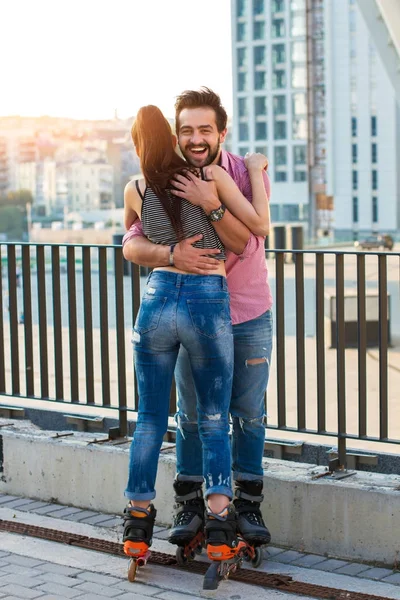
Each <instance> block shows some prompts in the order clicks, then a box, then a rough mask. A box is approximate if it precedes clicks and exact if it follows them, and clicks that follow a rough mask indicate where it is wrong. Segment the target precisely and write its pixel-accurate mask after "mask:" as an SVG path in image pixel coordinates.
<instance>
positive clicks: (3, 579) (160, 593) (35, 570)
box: [0, 494, 400, 600]
mask: <svg viewBox="0 0 400 600" xmlns="http://www.w3.org/2000/svg"><path fill="white" fill-rule="evenodd" d="M0 508H7V509H15V510H16V511H21V512H26V513H31V514H37V515H41V516H44V517H53V518H56V519H62V520H63V521H71V522H75V523H83V524H87V525H95V526H96V527H98V528H109V529H110V530H111V529H112V530H119V531H121V529H122V524H121V523H122V522H121V518H120V517H119V516H118V515H109V514H101V513H97V512H94V511H89V510H83V509H82V510H81V509H79V508H74V507H70V506H62V505H58V504H54V503H50V502H48V503H47V502H39V501H37V500H30V499H28V498H17V497H15V496H8V495H1V494H0ZM167 533H168V530H167V529H166V528H165V527H162V526H158V527H156V529H155V536H154V537H155V538H156V539H159V540H165V539H166V538H167ZM271 563H274V564H275V568H279V565H282V567H283V566H292V567H301V568H303V569H308V570H311V569H312V570H313V572H315V571H324V572H326V573H329V574H337V575H343V576H347V577H349V576H350V577H352V578H357V579H362V580H369V581H370V582H371V583H372V581H373V582H381V583H385V584H390V585H391V586H393V589H394V590H396V592H397V589H398V593H394V595H393V597H394V598H396V597H398V598H400V572H398V571H393V570H392V569H389V568H382V567H381V566H374V565H371V564H363V563H358V562H349V561H344V560H337V559H335V558H331V557H326V556H318V555H314V554H306V553H302V552H297V551H294V550H286V549H283V548H278V547H274V546H270V547H268V564H270V565H271V568H273V565H272V564H271ZM343 580H344V579H343ZM104 597H108V598H116V600H126V599H128V598H130V599H131V600H140V599H141V598H143V599H144V598H149V597H154V598H162V599H163V600H178V599H182V600H183V598H185V597H186V598H189V597H195V596H193V594H190V595H189V596H187V595H186V594H182V593H177V592H174V591H170V592H168V591H166V590H165V589H160V588H159V587H152V586H151V585H143V584H140V583H137V582H136V583H135V585H134V588H132V584H129V583H128V582H126V581H125V580H123V579H121V578H118V577H111V576H109V575H103V574H100V573H96V572H93V571H87V570H85V569H79V568H71V567H67V566H63V565H59V564H53V563H51V562H50V561H48V560H47V561H45V560H43V561H42V560H40V559H37V558H28V557H24V556H20V555H18V554H14V553H12V552H7V551H2V550H0V600H4V599H15V598H20V599H22V598H40V599H41V600H51V599H55V598H58V599H59V600H61V599H64V598H77V600H94V598H104ZM237 597H239V596H237ZM268 597H269V596H268ZM271 597H272V595H271ZM273 597H274V598H275V597H277V596H276V595H274V596H273ZM282 597H283V596H282Z"/></svg>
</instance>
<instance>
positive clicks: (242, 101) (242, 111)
mask: <svg viewBox="0 0 400 600" xmlns="http://www.w3.org/2000/svg"><path fill="white" fill-rule="evenodd" d="M238 112H239V117H247V98H239V100H238Z"/></svg>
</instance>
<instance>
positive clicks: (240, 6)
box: [236, 0, 247, 17]
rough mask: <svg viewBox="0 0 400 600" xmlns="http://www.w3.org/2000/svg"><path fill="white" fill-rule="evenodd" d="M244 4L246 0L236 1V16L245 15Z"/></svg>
mask: <svg viewBox="0 0 400 600" xmlns="http://www.w3.org/2000/svg"><path fill="white" fill-rule="evenodd" d="M246 3H247V0H237V4H236V16H237V17H244V16H245V14H246Z"/></svg>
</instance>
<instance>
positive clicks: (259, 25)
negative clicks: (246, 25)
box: [253, 21, 265, 40]
mask: <svg viewBox="0 0 400 600" xmlns="http://www.w3.org/2000/svg"><path fill="white" fill-rule="evenodd" d="M263 39H265V22H264V21H254V23H253V40H263Z"/></svg>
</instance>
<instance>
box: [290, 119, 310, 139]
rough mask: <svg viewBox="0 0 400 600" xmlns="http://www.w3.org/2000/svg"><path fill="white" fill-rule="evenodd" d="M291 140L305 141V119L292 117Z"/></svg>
mask: <svg viewBox="0 0 400 600" xmlns="http://www.w3.org/2000/svg"><path fill="white" fill-rule="evenodd" d="M292 130H293V139H295V140H306V139H307V118H306V117H294V118H293V121H292Z"/></svg>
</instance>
